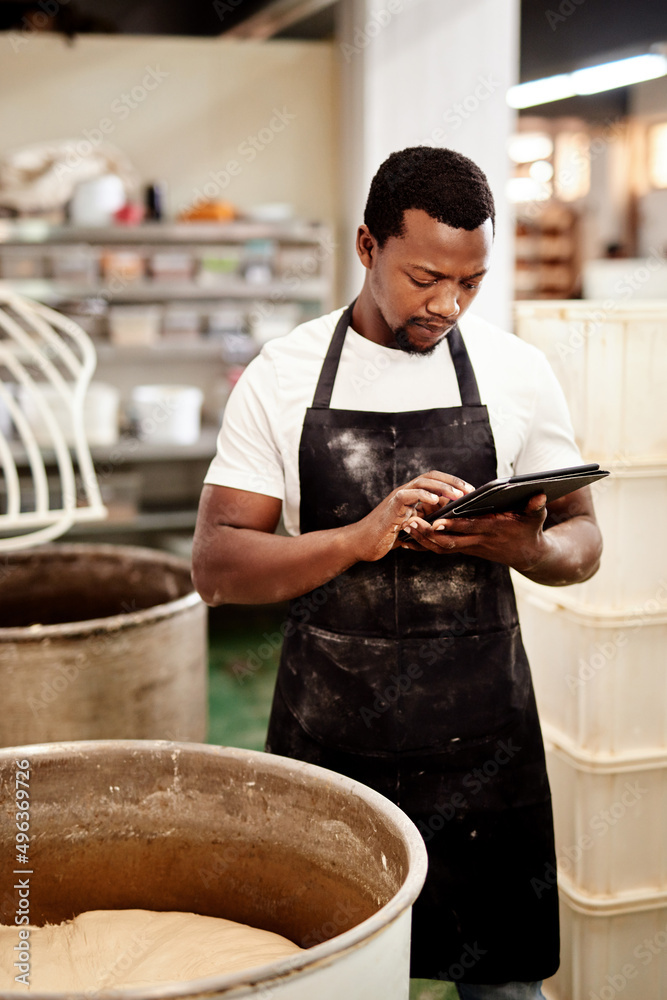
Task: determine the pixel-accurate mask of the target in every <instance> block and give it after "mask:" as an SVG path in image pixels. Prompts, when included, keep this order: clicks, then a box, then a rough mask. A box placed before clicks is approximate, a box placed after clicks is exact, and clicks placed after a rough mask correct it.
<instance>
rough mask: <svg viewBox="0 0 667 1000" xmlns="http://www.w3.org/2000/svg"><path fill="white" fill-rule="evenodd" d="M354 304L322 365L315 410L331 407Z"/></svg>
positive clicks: (346, 313)
mask: <svg viewBox="0 0 667 1000" xmlns="http://www.w3.org/2000/svg"><path fill="white" fill-rule="evenodd" d="M356 301H357V300H356V299H355V300H354V302H356ZM354 302H351V303H350V305H349V306H348V307H347V309H345V310H344V311H343V314H342V315H341V317H340V319H339V320H338V322H337V324H336V329H335V330H334V333H333V337H332V338H331V343H330V344H329V350H328V351H327V354H326V357H325V359H324V363H323V365H322V370H321V371H320V377H319V380H318V383H317V388H316V389H315V395H314V396H313V409H314V410H328V409H329V406H330V405H331V395H332V393H333V387H334V382H335V380H336V372H337V371H338V362H339V361H340V356H341V354H342V352H343V344H344V343H345V334H346V333H347V328H348V326H349V325H350V323H351V322H352V310H353V309H354Z"/></svg>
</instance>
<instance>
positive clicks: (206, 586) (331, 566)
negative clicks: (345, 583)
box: [193, 525, 358, 606]
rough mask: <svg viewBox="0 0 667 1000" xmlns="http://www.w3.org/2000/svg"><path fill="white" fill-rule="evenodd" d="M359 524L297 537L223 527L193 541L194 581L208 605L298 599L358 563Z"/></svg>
mask: <svg viewBox="0 0 667 1000" xmlns="http://www.w3.org/2000/svg"><path fill="white" fill-rule="evenodd" d="M355 528H356V526H355V525H347V526H345V527H342V528H332V529H330V530H328V531H309V532H307V533H306V534H304V535H299V536H297V537H287V536H285V535H273V534H269V533H267V532H264V531H255V530H253V529H251V528H232V527H230V526H228V525H219V526H216V527H215V528H213V529H211V530H210V531H209V532H207V533H206V534H207V537H201V536H200V537H198V538H197V539H196V540H195V551H194V553H193V566H194V567H195V569H194V571H193V581H194V584H195V587H196V588H197V590H198V592H199V593H200V594H201V596H202V598H203V599H204V601H206V603H207V604H210V605H212V606H217V605H219V604H272V603H275V602H278V601H285V600H289V599H291V598H293V597H300V596H301V595H302V594H307V593H308V591H310V590H314V589H315V588H316V587H320V586H322V584H324V583H327V582H328V581H329V580H332V579H333V578H334V577H335V576H338V574H339V573H342V572H344V570H346V569H349V567H350V566H352V565H354V563H356V562H358V556H357V554H356V547H355V538H356V535H355Z"/></svg>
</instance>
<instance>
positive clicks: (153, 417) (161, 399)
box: [131, 385, 204, 445]
mask: <svg viewBox="0 0 667 1000" xmlns="http://www.w3.org/2000/svg"><path fill="white" fill-rule="evenodd" d="M203 399H204V394H203V392H202V391H201V389H199V388H198V387H197V386H195V385H138V386H135V388H134V389H133V390H132V404H131V405H132V413H133V416H134V419H135V420H136V422H137V430H138V433H139V437H140V438H141V439H142V440H144V441H150V442H151V443H152V444H179V445H187V444H195V443H196V442H197V441H198V440H199V435H200V432H201V407H202V402H203Z"/></svg>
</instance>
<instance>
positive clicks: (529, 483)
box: [423, 465, 609, 524]
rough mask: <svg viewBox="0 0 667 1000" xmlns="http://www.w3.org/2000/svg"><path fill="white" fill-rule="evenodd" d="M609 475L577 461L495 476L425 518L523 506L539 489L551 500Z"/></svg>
mask: <svg viewBox="0 0 667 1000" xmlns="http://www.w3.org/2000/svg"><path fill="white" fill-rule="evenodd" d="M608 475H609V473H608V472H605V471H604V470H602V469H600V466H599V465H574V466H572V467H570V468H568V469H551V470H550V471H548V472H534V473H529V474H526V475H522V476H507V477H505V478H504V479H494V480H492V482H490V483H486V484H485V485H484V486H480V487H479V489H477V490H473V492H472V493H466V495H465V496H462V497H459V499H458V500H450V501H449V503H447V504H445V506H444V507H440V508H439V509H438V510H435V511H433V513H432V514H427V515H425V516H424V517H423V520H425V521H428V522H429V524H433V522H434V521H437V520H439V519H440V518H441V517H475V516H478V515H481V514H503V513H505V512H507V511H510V510H522V509H523V508H524V507H525V505H526V504H527V502H528V501H529V500H530V498H531V497H534V496H536V494H538V493H545V494H546V497H547V503H549V502H550V501H551V500H558V498H559V497H563V496H566V494H568V493H573V492H574V491H575V490H580V489H581V488H582V486H589V485H590V484H591V483H594V482H596V481H597V480H598V479H604V477H605V476H608Z"/></svg>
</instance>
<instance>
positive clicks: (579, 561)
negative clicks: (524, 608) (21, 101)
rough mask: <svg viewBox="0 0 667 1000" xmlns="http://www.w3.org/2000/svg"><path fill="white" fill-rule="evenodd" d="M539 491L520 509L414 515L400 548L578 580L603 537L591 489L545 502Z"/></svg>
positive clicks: (594, 563) (589, 568)
mask: <svg viewBox="0 0 667 1000" xmlns="http://www.w3.org/2000/svg"><path fill="white" fill-rule="evenodd" d="M546 499H547V498H546V496H545V495H544V494H543V493H541V494H538V495H536V496H534V497H531V499H530V500H529V501H528V503H527V504H526V506H525V508H524V510H523V511H521V512H518V513H514V512H510V513H505V514H484V515H480V516H478V517H468V518H463V517H456V518H441V519H439V520H437V521H435V522H434V523H433V524H429V523H428V522H427V521H424V520H423V518H421V517H418V516H416V515H413V516H412V517H408V518H407V520H406V523H405V524H404V525H403V528H404V530H405V531H407V532H408V533H409V535H410V541H407V542H402V543H400V544H402V545H403V546H404V547H405V548H408V549H414V550H422V551H423V550H428V551H430V552H436V553H438V554H439V555H443V556H446V555H468V556H480V557H481V558H482V559H489V560H491V561H492V562H499V563H504V565H506V566H510V567H511V568H512V569H516V570H518V571H519V572H520V573H523V575H524V576H527V577H529V579H531V580H534V581H535V582H536V583H545V584H549V585H551V586H562V585H565V584H568V583H580V582H582V581H583V580H587V579H588V578H589V577H591V576H593V574H594V573H595V572H596V571H597V569H598V566H599V564H600V554H601V552H602V539H601V536H600V532H599V529H598V526H597V522H596V520H595V513H594V510H593V501H592V498H591V492H590V487H584V488H583V489H581V490H577V491H576V492H575V493H569V494H568V495H567V496H564V497H561V498H560V499H559V500H553V501H552V502H551V503H550V504H549V506H548V507H547V505H546Z"/></svg>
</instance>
